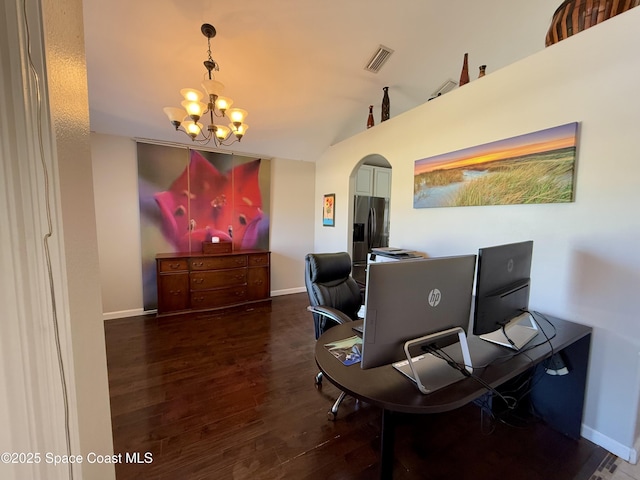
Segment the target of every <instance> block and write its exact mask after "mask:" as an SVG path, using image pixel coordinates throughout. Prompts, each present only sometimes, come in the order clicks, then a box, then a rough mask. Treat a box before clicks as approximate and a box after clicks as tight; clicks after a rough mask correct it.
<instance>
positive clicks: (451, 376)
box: [393, 327, 473, 394]
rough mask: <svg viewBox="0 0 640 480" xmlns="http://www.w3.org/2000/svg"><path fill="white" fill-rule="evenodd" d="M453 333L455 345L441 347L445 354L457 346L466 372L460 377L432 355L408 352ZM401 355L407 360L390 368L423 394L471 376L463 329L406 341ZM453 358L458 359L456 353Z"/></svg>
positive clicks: (450, 367) (471, 368)
mask: <svg viewBox="0 0 640 480" xmlns="http://www.w3.org/2000/svg"><path fill="white" fill-rule="evenodd" d="M455 334H457V335H458V340H459V342H457V343H455V344H454V345H450V346H448V347H445V348H444V349H443V350H445V351H446V350H450V349H454V348H455V347H456V346H459V348H460V350H461V351H462V359H463V363H464V369H465V370H466V372H468V373H467V374H463V373H462V372H461V371H460V370H458V369H456V368H454V367H452V366H451V365H449V364H448V363H447V362H446V361H445V360H443V359H442V358H438V357H437V356H435V355H433V354H430V353H426V354H424V355H418V356H416V357H412V356H411V354H410V353H409V349H410V348H413V347H415V346H418V345H425V344H429V343H433V342H435V341H436V340H439V339H442V338H444V337H448V336H450V335H455ZM404 353H405V355H406V356H407V359H406V360H403V361H401V362H396V363H394V364H393V368H395V369H396V370H398V371H399V372H400V373H402V374H404V375H405V376H407V377H408V378H409V379H411V380H412V381H413V382H415V384H416V386H417V387H418V390H420V392H421V393H424V394H427V393H432V392H435V391H436V390H440V389H441V388H444V387H446V386H448V385H451V384H452V383H455V382H458V381H460V380H463V379H464V378H466V377H467V376H468V375H470V374H471V373H473V367H472V366H471V354H470V353H469V345H468V344H467V336H466V335H465V333H464V330H463V329H462V328H460V327H455V328H451V329H449V330H443V331H442V332H437V333H433V334H431V335H425V336H424V337H419V338H416V339H413V340H409V341H407V342H405V344H404ZM454 355H455V357H458V358H459V356H458V355H457V354H455V353H454ZM455 357H454V358H455Z"/></svg>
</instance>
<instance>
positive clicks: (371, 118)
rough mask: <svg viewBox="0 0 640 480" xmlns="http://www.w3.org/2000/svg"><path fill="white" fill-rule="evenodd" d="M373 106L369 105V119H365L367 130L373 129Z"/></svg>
mask: <svg viewBox="0 0 640 480" xmlns="http://www.w3.org/2000/svg"><path fill="white" fill-rule="evenodd" d="M373 125H374V123H373V105H369V117H368V118H367V128H371V127H373Z"/></svg>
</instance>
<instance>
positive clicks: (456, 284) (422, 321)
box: [361, 255, 476, 368]
mask: <svg viewBox="0 0 640 480" xmlns="http://www.w3.org/2000/svg"><path fill="white" fill-rule="evenodd" d="M475 263H476V256H475V255H464V256H457V257H443V258H429V259H419V260H401V261H397V262H383V263H372V264H370V265H368V268H367V287H366V288H367V289H366V314H365V320H364V333H363V342H362V361H361V367H362V368H373V367H378V366H381V365H386V364H389V363H393V362H396V361H398V360H401V359H403V358H405V354H404V351H403V347H404V343H405V342H406V341H407V340H412V339H415V338H418V337H422V336H424V335H429V334H431V333H436V332H440V331H443V330H448V329H450V328H454V327H461V328H462V329H463V330H464V331H465V332H466V331H467V328H468V325H469V316H470V311H471V298H472V288H473V279H474V273H475Z"/></svg>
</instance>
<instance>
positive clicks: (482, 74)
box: [478, 65, 487, 78]
mask: <svg viewBox="0 0 640 480" xmlns="http://www.w3.org/2000/svg"><path fill="white" fill-rule="evenodd" d="M486 70H487V66H486V65H480V72H479V73H478V78H481V77H484V75H485V73H486Z"/></svg>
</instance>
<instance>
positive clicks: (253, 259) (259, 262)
mask: <svg viewBox="0 0 640 480" xmlns="http://www.w3.org/2000/svg"><path fill="white" fill-rule="evenodd" d="M267 265H269V254H268V253H252V254H250V255H249V266H250V267H265V266H267Z"/></svg>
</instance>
